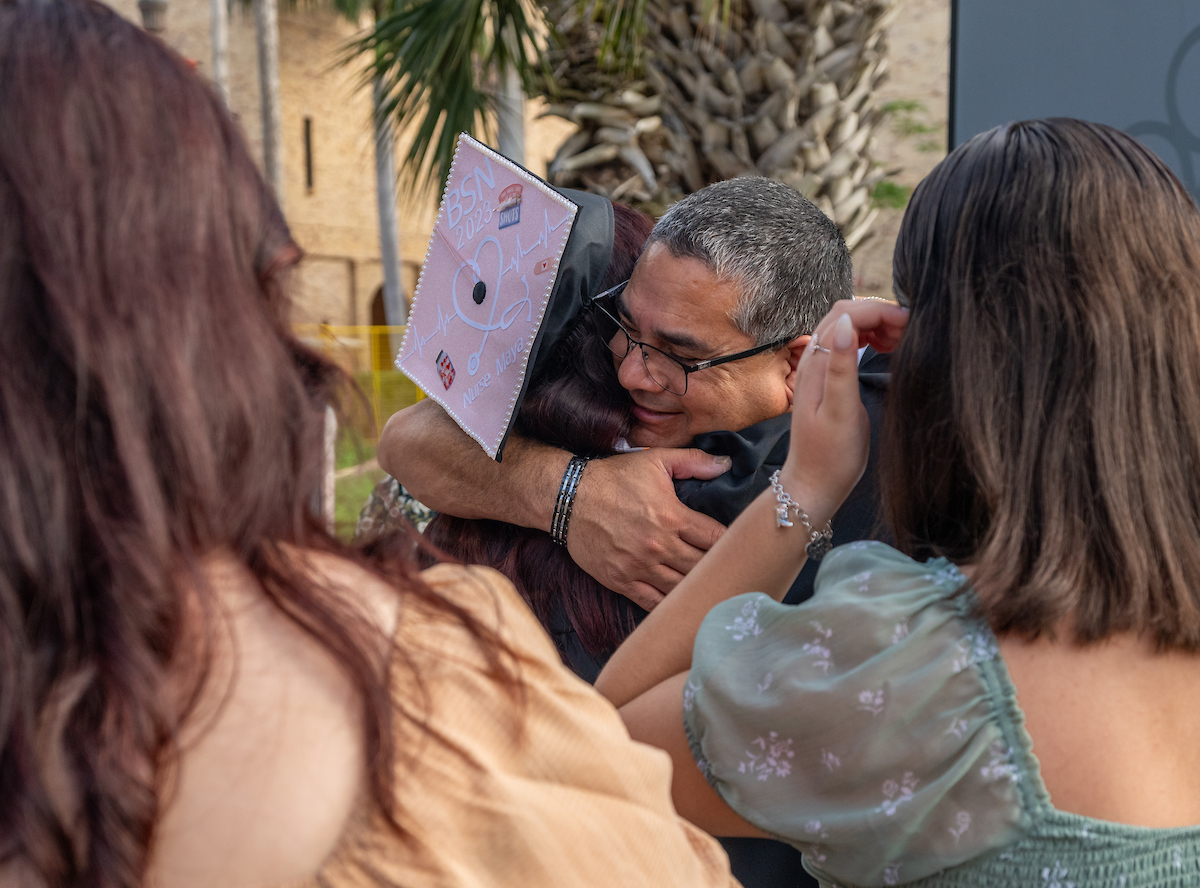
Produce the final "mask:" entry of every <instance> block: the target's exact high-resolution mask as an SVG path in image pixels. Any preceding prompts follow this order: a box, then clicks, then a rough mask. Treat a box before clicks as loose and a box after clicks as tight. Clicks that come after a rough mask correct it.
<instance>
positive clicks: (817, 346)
mask: <svg viewBox="0 0 1200 888" xmlns="http://www.w3.org/2000/svg"><path fill="white" fill-rule="evenodd" d="M808 344H809V345H811V346H812V348H813V351H819V352H825V353H826V354H828V353H829V349H828V348H826V347H825V346H823V345H821V344H820V343H819V342H818V340H817V334H816V333H814V334H813V335H812V340H811V341H810V342H809V343H808Z"/></svg>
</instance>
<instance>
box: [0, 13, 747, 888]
mask: <svg viewBox="0 0 1200 888" xmlns="http://www.w3.org/2000/svg"><path fill="white" fill-rule="evenodd" d="M0 83H2V84H3V87H2V88H0V883H3V884H5V885H18V886H23V888H24V886H31V888H32V886H37V888H41V886H51V885H54V886H59V885H67V886H84V885H87V886H95V888H134V886H138V885H171V886H191V885H194V886H212V885H244V886H270V885H283V884H288V885H310V884H311V885H317V884H320V885H333V886H342V885H354V886H362V885H388V886H392V885H394V886H400V885H403V886H420V885H428V886H435V885H436V886H454V885H464V886H465V885H483V884H487V885H521V886H530V885H532V886H549V885H561V884H570V885H597V886H599V885H602V884H603V885H609V884H621V885H646V886H659V885H679V886H685V885H686V886H692V885H727V884H730V883H731V877H730V875H729V871H728V864H727V863H726V862H725V860H724V857H723V855H722V854H721V852H720V849H719V848H718V847H717V846H716V844H715V843H714V842H712V841H711V840H710V839H708V838H707V837H706V836H703V835H702V834H701V833H700V832H699V831H697V830H696V829H694V828H692V827H691V826H689V825H688V824H686V823H684V822H683V821H681V820H680V819H679V818H678V816H677V815H676V814H675V812H674V810H673V808H672V807H671V803H670V799H669V796H668V792H667V787H668V784H669V779H670V778H669V774H670V771H669V763H668V762H667V761H666V760H665V757H663V756H661V755H660V754H659V753H657V752H654V751H652V750H649V749H647V748H646V747H642V746H640V745H638V744H632V743H631V742H630V741H629V738H628V735H627V734H626V733H625V731H624V729H623V728H622V726H621V724H620V721H619V719H618V718H617V715H616V713H615V712H614V711H613V710H612V708H611V707H610V706H609V705H608V704H607V703H605V702H604V701H603V700H601V699H600V698H599V697H598V696H596V695H595V694H594V693H593V692H592V691H591V690H590V689H589V688H587V687H585V686H584V685H583V684H582V683H581V682H578V681H577V680H575V679H574V678H573V677H572V676H570V675H569V673H567V672H566V670H564V669H563V668H562V667H561V666H560V665H559V663H558V661H557V656H556V654H555V652H554V649H553V647H552V646H551V645H550V643H549V641H548V640H547V639H546V638H545V636H544V634H543V633H542V631H541V629H540V627H539V626H538V624H537V622H536V620H535V619H534V618H533V616H532V615H531V614H530V613H529V612H528V610H527V609H526V608H525V605H524V604H523V603H522V602H521V600H520V598H519V597H518V596H517V594H516V593H515V592H514V590H513V589H512V587H511V585H509V584H508V583H506V582H505V581H504V580H503V579H502V578H500V577H499V576H498V575H496V574H494V573H492V572H489V571H486V570H482V569H472V568H462V567H453V566H438V567H435V568H433V569H431V570H427V571H425V572H419V571H418V569H417V568H416V566H415V563H414V561H413V558H412V550H413V548H414V545H415V544H414V542H413V541H412V540H411V539H406V540H395V541H394V542H395V545H394V547H393V548H394V549H395V550H396V551H394V552H387V551H383V550H384V549H385V548H387V547H386V545H384V544H383V543H382V542H381V543H379V544H378V545H376V547H375V548H374V550H373V551H370V552H368V551H362V550H355V549H352V548H350V547H347V546H345V545H343V544H342V543H340V542H339V541H338V540H337V539H336V538H334V537H333V536H331V535H330V534H329V533H328V532H327V531H326V530H325V529H324V528H323V526H322V524H321V522H320V520H319V519H318V518H317V517H315V516H314V515H313V514H312V513H311V512H310V510H309V504H310V493H311V491H313V490H314V489H317V487H318V485H319V482H320V474H321V465H322V452H323V446H322V443H323V442H322V430H323V415H324V410H325V405H326V404H328V403H331V402H333V401H335V399H336V396H337V394H338V393H339V392H340V391H341V390H342V389H343V387H344V385H345V381H344V379H343V377H342V375H341V373H340V372H339V371H338V370H337V369H336V368H335V367H333V366H332V365H330V364H328V363H326V362H325V361H324V360H323V359H322V358H321V357H320V356H318V355H316V354H313V353H312V352H310V351H308V350H306V349H305V348H304V346H303V345H301V344H300V343H299V341H298V340H297V339H296V338H295V337H294V336H293V335H292V333H291V331H290V330H289V328H288V324H287V312H288V302H287V298H286V288H285V286H284V278H285V273H286V271H287V269H288V268H289V267H290V266H291V265H293V264H294V263H295V262H296V260H297V259H298V258H299V250H298V249H297V247H296V245H295V244H294V243H293V241H292V239H291V237H290V235H289V233H288V230H287V227H286V225H285V223H284V220H283V218H282V216H281V214H280V211H279V208H278V206H277V205H276V203H275V202H274V200H273V199H272V198H271V196H270V194H269V192H268V190H267V188H266V186H265V184H264V182H263V180H262V177H261V176H260V175H259V173H258V172H257V170H256V169H255V167H254V164H253V162H252V161H251V159H250V156H249V154H248V152H247V150H246V147H245V145H244V143H243V140H242V138H241V136H240V134H239V133H238V132H237V129H236V127H235V124H234V123H233V121H232V120H231V119H230V117H229V115H228V113H227V112H226V111H225V109H224V108H223V106H222V104H221V102H220V100H219V99H218V98H217V97H216V96H215V94H214V93H213V91H212V90H211V89H210V88H209V87H208V86H207V85H205V84H204V83H202V82H201V80H200V79H199V78H198V77H197V76H196V74H195V73H194V72H193V71H192V70H191V68H190V66H188V65H187V64H186V63H185V62H184V61H183V60H182V59H180V58H179V57H178V56H177V55H175V54H174V53H172V52H170V51H169V50H167V49H166V48H164V47H163V46H162V44H160V43H159V42H158V41H157V40H155V39H154V38H152V37H150V36H148V35H146V34H145V33H143V32H141V31H140V30H139V29H137V28H135V27H133V26H132V25H130V24H129V23H128V22H125V21H124V20H122V19H121V18H119V17H118V16H117V15H116V14H115V13H114V12H112V11H111V10H110V9H108V8H106V7H104V6H101V5H100V4H98V3H93V2H89V0H0Z"/></svg>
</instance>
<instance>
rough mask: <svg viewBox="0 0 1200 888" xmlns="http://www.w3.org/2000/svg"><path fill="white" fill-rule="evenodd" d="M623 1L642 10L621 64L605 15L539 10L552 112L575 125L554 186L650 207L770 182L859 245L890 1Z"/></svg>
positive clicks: (566, 2) (866, 214)
mask: <svg viewBox="0 0 1200 888" xmlns="http://www.w3.org/2000/svg"><path fill="white" fill-rule="evenodd" d="M626 3H633V4H635V5H639V4H640V5H641V7H642V19H641V22H642V27H643V35H642V40H643V42H644V46H643V49H642V58H636V57H635V58H633V60H632V64H630V63H629V52H628V51H626V52H625V53H624V54H622V53H620V52H617V53H614V52H613V50H612V47H613V45H614V42H615V40H616V39H619V37H620V36H621V32H622V27H621V26H620V23H619V22H618V23H617V24H616V25H614V22H613V20H614V18H615V16H614V14H613V13H612V12H611V11H610V12H609V14H608V16H607V18H606V17H605V16H604V15H603V14H602V15H600V16H588V15H586V14H580V11H579V3H578V0H554V4H555V5H553V6H552V7H551V8H550V9H549V11H548V17H549V19H550V20H551V21H552V22H554V23H555V35H556V38H557V39H556V41H555V45H556V49H555V50H554V52H553V53H552V55H551V58H550V62H551V65H552V66H553V68H554V71H555V73H556V74H557V76H558V83H557V86H558V90H559V97H560V98H559V100H558V102H557V103H556V104H555V105H554V106H553V108H552V109H551V110H552V113H555V114H558V115H560V116H562V117H565V118H567V119H569V120H571V121H573V122H574V123H576V124H577V125H578V130H577V132H576V133H575V134H574V135H573V136H572V137H570V138H569V139H567V141H566V142H565V143H564V144H563V145H562V147H561V148H560V150H559V152H558V154H557V156H556V157H555V159H554V161H553V162H552V165H551V169H550V175H551V178H552V180H553V181H554V182H555V183H556V184H562V185H571V186H574V187H582V188H587V189H588V190H591V191H597V192H600V193H603V194H607V195H608V196H609V197H612V198H613V199H623V200H625V201H628V202H632V203H635V204H641V205H642V206H644V207H646V208H647V209H649V210H650V211H651V212H659V211H661V209H662V208H663V207H665V206H667V205H669V204H671V203H673V202H674V201H675V200H677V199H678V198H679V197H680V196H682V195H683V194H686V193H690V192H692V191H696V190H697V189H699V188H702V187H703V186H704V185H706V184H708V183H710V182H715V181H717V180H720V179H728V178H732V177H734V176H739V175H745V174H762V175H768V176H773V177H774V178H777V179H780V180H781V181H784V182H787V183H788V184H790V185H792V186H794V187H795V188H796V189H797V190H799V191H800V192H802V193H803V194H805V195H807V196H809V197H810V198H812V199H813V200H814V201H815V202H816V203H817V204H818V205H819V206H820V207H821V208H822V209H823V210H824V211H825V212H826V213H827V214H828V215H829V216H830V217H832V218H833V219H834V220H835V221H836V222H837V223H838V225H839V226H840V227H841V229H842V232H843V234H844V236H845V237H846V241H847V243H848V244H850V246H852V247H853V246H854V245H855V244H857V243H858V242H859V241H861V240H862V238H863V237H864V236H865V235H866V233H867V231H868V229H869V227H870V225H871V222H872V221H873V220H874V218H875V215H876V212H877V211H876V210H874V209H873V208H872V207H871V202H870V188H871V186H872V185H873V184H874V182H875V181H877V179H878V178H881V177H882V176H881V174H880V173H878V172H876V171H875V170H874V169H873V166H874V165H873V164H872V162H871V153H870V152H871V137H872V134H873V131H874V129H875V127H876V126H877V124H878V123H879V121H880V118H881V113H880V111H879V110H878V109H877V108H876V107H875V104H874V98H873V92H874V90H875V88H876V87H877V86H878V85H879V83H880V82H881V80H882V78H883V77H884V76H885V71H886V66H887V39H886V26H887V24H888V23H889V22H890V21H891V19H892V17H893V16H894V14H895V12H896V10H897V6H898V0H748V2H747V0H741V2H737V0H734V2H732V3H730V2H727V3H726V4H725V5H724V7H719V6H717V5H716V4H714V3H713V0H616V3H615V6H617V7H618V8H619V7H623V6H624V5H625V4H626ZM604 9H605V7H603V6H602V13H603V11H604ZM625 14H627V15H628V12H627V11H626V13H625ZM614 33H615V34H616V35H617V36H616V37H614ZM622 59H624V60H625V62H624V64H621V60H622Z"/></svg>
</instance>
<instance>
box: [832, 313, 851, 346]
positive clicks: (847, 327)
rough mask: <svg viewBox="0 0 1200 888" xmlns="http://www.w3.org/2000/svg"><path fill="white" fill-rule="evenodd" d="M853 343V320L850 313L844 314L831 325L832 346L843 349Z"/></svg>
mask: <svg viewBox="0 0 1200 888" xmlns="http://www.w3.org/2000/svg"><path fill="white" fill-rule="evenodd" d="M853 344H854V322H853V321H852V320H850V315H848V314H844V315H842V316H841V317H840V318H838V319H837V323H836V324H835V325H834V327H833V347H834V348H836V349H837V350H838V351H845V350H846V349H848V348H850V346H852V345H853Z"/></svg>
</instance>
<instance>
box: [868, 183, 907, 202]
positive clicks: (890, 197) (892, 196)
mask: <svg viewBox="0 0 1200 888" xmlns="http://www.w3.org/2000/svg"><path fill="white" fill-rule="evenodd" d="M911 196H912V189H911V188H909V187H908V186H906V185H898V184H896V183H895V182H891V181H889V180H887V179H884V180H883V181H882V182H879V183H878V184H877V185H876V186H875V190H874V191H873V192H872V193H871V201H872V202H873V203H874V204H875V206H877V207H887V208H889V209H893V210H902V209H904V207H906V206H907V205H908V199H909V197H911Z"/></svg>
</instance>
